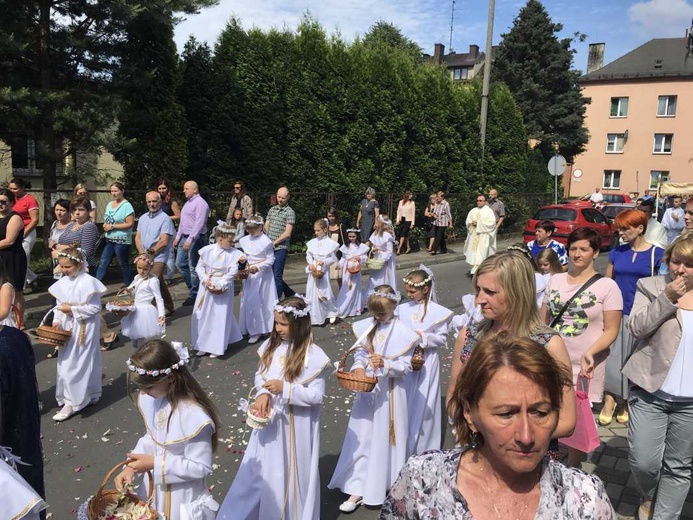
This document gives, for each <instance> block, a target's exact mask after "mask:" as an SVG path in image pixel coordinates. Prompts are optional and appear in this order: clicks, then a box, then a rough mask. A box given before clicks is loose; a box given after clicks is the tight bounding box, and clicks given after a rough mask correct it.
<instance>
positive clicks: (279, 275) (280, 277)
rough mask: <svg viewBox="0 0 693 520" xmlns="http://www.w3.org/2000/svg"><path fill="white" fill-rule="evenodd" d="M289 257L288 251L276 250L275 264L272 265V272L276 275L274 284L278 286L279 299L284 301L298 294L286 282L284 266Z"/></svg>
mask: <svg viewBox="0 0 693 520" xmlns="http://www.w3.org/2000/svg"><path fill="white" fill-rule="evenodd" d="M287 256H289V250H288V249H275V250H274V264H272V272H273V273H274V284H275V285H276V286H277V298H279V299H280V300H281V299H282V294H283V295H284V296H283V298H288V297H289V296H293V295H294V294H296V292H295V291H294V290H293V289H291V287H289V286H288V285H287V284H286V282H285V281H284V264H286V257H287Z"/></svg>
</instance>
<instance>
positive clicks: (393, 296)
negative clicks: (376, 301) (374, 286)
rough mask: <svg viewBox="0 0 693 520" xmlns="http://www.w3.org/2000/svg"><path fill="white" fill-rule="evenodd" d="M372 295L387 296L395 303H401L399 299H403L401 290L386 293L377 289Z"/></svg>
mask: <svg viewBox="0 0 693 520" xmlns="http://www.w3.org/2000/svg"><path fill="white" fill-rule="evenodd" d="M372 296H379V297H380V298H387V299H388V300H391V301H393V302H395V303H399V301H400V300H401V299H402V295H401V294H400V293H399V292H394V293H386V292H382V291H376V292H374V293H372Z"/></svg>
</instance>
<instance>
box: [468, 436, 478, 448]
mask: <svg viewBox="0 0 693 520" xmlns="http://www.w3.org/2000/svg"><path fill="white" fill-rule="evenodd" d="M470 446H471V448H472V449H473V450H475V449H477V448H478V447H479V433H478V432H472V441H471V442H470Z"/></svg>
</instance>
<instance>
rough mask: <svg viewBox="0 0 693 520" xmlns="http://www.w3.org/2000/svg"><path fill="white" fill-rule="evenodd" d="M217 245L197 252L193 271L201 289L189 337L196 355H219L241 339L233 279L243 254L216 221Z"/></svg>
mask: <svg viewBox="0 0 693 520" xmlns="http://www.w3.org/2000/svg"><path fill="white" fill-rule="evenodd" d="M216 238H217V243H216V244H214V245H212V246H205V247H203V248H202V249H200V259H199V260H198V261H197V266H196V267H195V271H196V272H197V276H198V277H199V279H200V290H199V292H198V293H197V298H196V299H195V306H194V307H193V313H192V319H191V322H190V335H191V338H192V343H193V346H194V348H195V350H197V355H198V356H206V355H207V354H209V355H210V357H212V358H216V357H219V356H222V355H223V354H224V353H225V352H226V347H227V346H228V345H229V343H236V342H237V341H240V340H241V339H243V335H242V334H241V329H240V327H239V326H238V322H237V321H236V317H235V316H234V314H233V279H234V278H235V277H236V273H238V261H239V260H240V259H241V257H242V256H243V254H242V253H241V252H240V251H239V250H238V249H236V248H234V247H233V229H232V228H228V227H226V225H225V223H224V222H219V224H218V225H217V230H216Z"/></svg>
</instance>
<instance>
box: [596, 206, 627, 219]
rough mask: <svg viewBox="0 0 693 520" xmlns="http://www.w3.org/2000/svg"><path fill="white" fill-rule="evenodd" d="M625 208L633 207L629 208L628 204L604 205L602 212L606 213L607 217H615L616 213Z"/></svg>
mask: <svg viewBox="0 0 693 520" xmlns="http://www.w3.org/2000/svg"><path fill="white" fill-rule="evenodd" d="M627 209H633V208H629V207H628V206H605V207H604V208H602V213H604V215H606V216H607V217H609V218H615V217H616V215H618V214H619V213H621V212H622V211H625V210H627Z"/></svg>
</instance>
